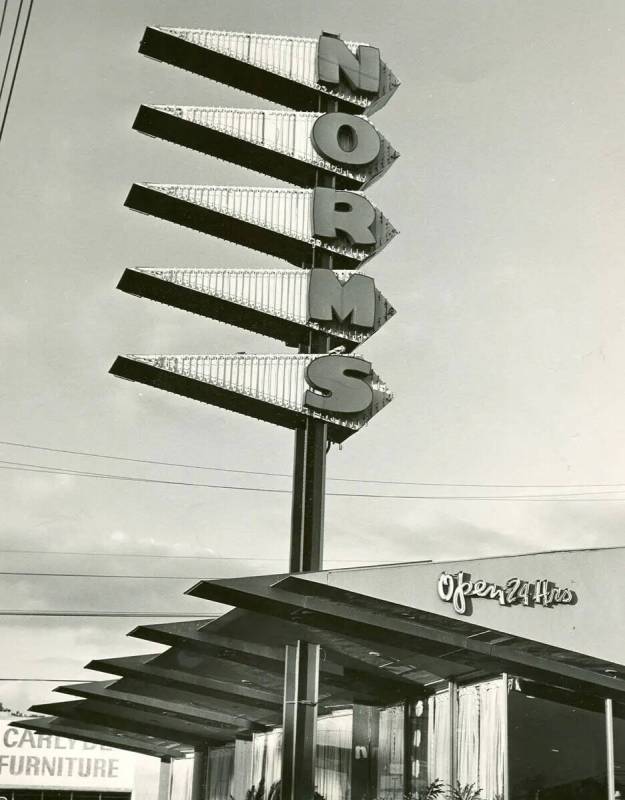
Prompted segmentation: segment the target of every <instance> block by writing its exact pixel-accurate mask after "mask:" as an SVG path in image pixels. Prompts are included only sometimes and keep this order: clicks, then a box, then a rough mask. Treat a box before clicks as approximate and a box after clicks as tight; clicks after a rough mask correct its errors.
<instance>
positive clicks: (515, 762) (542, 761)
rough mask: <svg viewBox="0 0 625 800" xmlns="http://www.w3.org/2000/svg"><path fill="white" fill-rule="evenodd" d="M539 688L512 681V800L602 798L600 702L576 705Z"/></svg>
mask: <svg viewBox="0 0 625 800" xmlns="http://www.w3.org/2000/svg"><path fill="white" fill-rule="evenodd" d="M534 692H536V693H535V694H534ZM538 692H539V690H538V687H537V686H534V685H533V684H531V683H520V682H519V681H514V683H513V686H512V690H511V691H510V694H509V697H508V732H509V733H508V736H509V739H508V741H509V756H508V758H509V771H510V800H606V797H607V779H606V778H607V776H606V767H607V755H606V736H605V715H604V713H603V710H602V708H601V706H598V708H597V710H596V711H592V710H589V709H588V708H577V707H575V706H574V705H572V703H571V701H570V699H569V698H566V701H565V700H564V699H563V698H562V695H559V696H558V697H557V698H554V696H553V695H552V696H551V697H550V696H549V690H540V693H541V695H542V696H538Z"/></svg>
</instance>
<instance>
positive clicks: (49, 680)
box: [0, 678, 85, 719]
mask: <svg viewBox="0 0 625 800" xmlns="http://www.w3.org/2000/svg"><path fill="white" fill-rule="evenodd" d="M0 681H3V682H6V683H17V682H19V683H84V682H85V679H84V678H74V679H72V678H0ZM25 717H26V715H24V716H23V717H22V716H20V717H15V719H25Z"/></svg>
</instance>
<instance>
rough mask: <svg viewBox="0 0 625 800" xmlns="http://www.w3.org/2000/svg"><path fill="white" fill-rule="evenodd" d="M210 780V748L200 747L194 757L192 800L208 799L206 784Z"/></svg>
mask: <svg viewBox="0 0 625 800" xmlns="http://www.w3.org/2000/svg"><path fill="white" fill-rule="evenodd" d="M207 778H208V747H207V746H206V745H198V746H197V747H196V748H195V750H194V757H193V782H192V787H191V800H204V798H205V797H206V782H207Z"/></svg>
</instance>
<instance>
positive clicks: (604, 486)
mask: <svg viewBox="0 0 625 800" xmlns="http://www.w3.org/2000/svg"><path fill="white" fill-rule="evenodd" d="M0 445H6V446H8V447H21V448H24V449H27V450H41V451H43V452H46V453H63V454H64V455H73V456H87V457H89V458H104V459H109V460H111V461H127V462H130V463H133V464H151V465H155V466H159V467H180V468H182V469H200V470H208V471H211V472H227V473H235V474H242V475H262V476H264V477H271V478H292V477H293V476H292V474H291V473H289V472H263V471H260V470H252V469H231V468H227V467H212V466H205V465H201V464H181V463H178V462H175V461H156V460H154V459H148V458H130V457H128V456H114V455H108V454H104V453H94V452H92V451H89V450H65V449H61V448H58V447H43V446H41V445H35V444H26V443H24V442H10V441H2V440H0ZM327 480H329V481H338V482H345V483H373V484H388V485H397V486H430V487H434V486H440V487H443V488H457V489H586V488H587V489H592V488H598V489H614V488H618V487H623V488H624V489H625V483H440V482H439V483H433V482H425V481H400V480H376V479H372V478H340V477H332V476H328V477H327Z"/></svg>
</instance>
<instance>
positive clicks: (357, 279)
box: [308, 269, 375, 328]
mask: <svg viewBox="0 0 625 800" xmlns="http://www.w3.org/2000/svg"><path fill="white" fill-rule="evenodd" d="M308 318H309V319H311V320H315V322H331V321H332V320H333V319H336V320H338V321H339V322H346V321H347V320H349V322H350V323H351V324H352V325H355V326H356V327H359V328H373V326H374V324H375V283H374V281H373V278H370V277H368V276H367V275H351V276H350V278H349V280H348V281H347V282H346V283H344V284H342V283H341V282H340V281H339V279H338V278H337V277H336V274H335V273H334V272H333V271H332V270H330V269H312V270H311V271H310V283H309V284H308Z"/></svg>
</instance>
